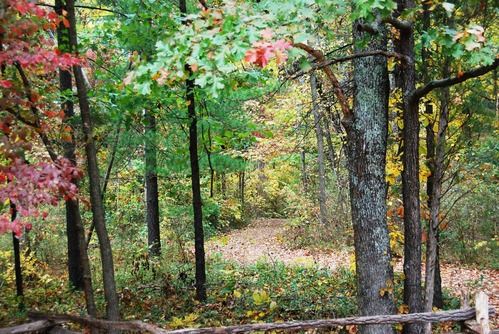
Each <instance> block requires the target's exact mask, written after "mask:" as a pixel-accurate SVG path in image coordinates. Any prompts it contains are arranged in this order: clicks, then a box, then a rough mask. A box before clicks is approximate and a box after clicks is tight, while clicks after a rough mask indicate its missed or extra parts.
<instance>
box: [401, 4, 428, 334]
mask: <svg viewBox="0 0 499 334" xmlns="http://www.w3.org/2000/svg"><path fill="white" fill-rule="evenodd" d="M397 3H398V11H400V12H403V11H404V10H410V9H412V8H414V0H399V1H398V2H397ZM405 23H406V26H405V27H403V28H402V29H400V38H399V39H398V40H397V41H396V42H395V51H397V52H399V53H400V54H402V55H404V56H406V57H407V58H408V59H410V60H411V61H403V62H401V65H400V66H399V67H398V69H397V78H396V84H397V86H398V87H400V89H401V90H402V96H403V115H402V118H403V122H404V128H403V130H402V136H403V140H404V146H403V155H402V164H403V171H402V198H403V202H404V240H405V242H404V275H405V280H404V303H405V304H406V305H407V306H408V308H409V313H417V312H422V310H423V299H422V298H423V291H422V287H421V213H420V199H419V190H420V185H419V106H418V104H419V99H418V98H414V97H413V95H412V94H413V92H414V91H415V89H416V74H415V73H416V69H415V65H414V61H415V53H414V24H413V23H412V22H405ZM422 331H423V324H407V325H405V326H404V333H407V334H409V333H410V334H416V333H422Z"/></svg>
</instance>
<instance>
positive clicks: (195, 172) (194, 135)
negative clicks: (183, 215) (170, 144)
mask: <svg viewBox="0 0 499 334" xmlns="http://www.w3.org/2000/svg"><path fill="white" fill-rule="evenodd" d="M179 9H180V12H181V13H183V14H184V15H187V4H186V0H179ZM185 24H188V23H187V22H185ZM185 67H186V70H187V72H188V73H190V68H189V66H188V65H187V64H186V65H185ZM188 76H190V74H188ZM194 88H195V85H194V80H192V79H187V80H186V88H185V89H186V100H187V102H188V107H187V113H188V115H189V118H190V120H191V124H190V125H189V157H190V163H191V185H192V207H193V210H194V253H195V258H196V298H197V299H198V300H199V301H205V300H206V297H207V296H206V262H205V254H204V230H203V203H202V199H201V183H200V175H199V156H198V122H197V115H196V99H195V96H194Z"/></svg>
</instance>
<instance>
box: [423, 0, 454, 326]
mask: <svg viewBox="0 0 499 334" xmlns="http://www.w3.org/2000/svg"><path fill="white" fill-rule="evenodd" d="M430 5H431V4H430V3H426V2H425V3H423V31H428V30H429V29H430V26H431V17H430V14H431V11H430ZM430 53H431V50H430V49H429V48H427V47H423V49H422V50H421V68H427V67H428V66H429V62H428V60H429V58H430ZM445 75H448V71H445ZM423 79H424V81H425V82H429V81H430V80H431V78H430V76H429V73H428V71H426V72H424V73H423ZM426 114H427V116H428V118H429V122H428V125H427V126H426V152H427V155H426V160H427V166H428V168H429V169H430V171H431V174H430V176H429V177H428V179H427V181H426V185H427V187H426V193H427V195H428V201H427V203H428V207H429V208H430V212H431V211H432V206H433V205H434V204H435V202H434V199H433V198H432V195H433V191H434V186H439V187H442V183H441V182H442V180H441V179H440V181H437V180H436V178H435V177H436V175H435V166H436V164H437V161H436V159H435V145H436V144H437V143H436V142H435V133H434V130H433V129H434V125H435V118H434V117H433V116H432V115H433V105H431V104H429V103H427V104H426ZM440 115H441V114H440ZM445 122H446V123H447V121H445ZM437 145H438V144H437ZM442 163H443V161H442ZM436 181H437V183H438V182H440V185H437V184H436V183H435V182H436ZM438 205H439V208H438V210H437V211H439V210H440V199H439V200H438ZM431 226H432V223H431V220H430V221H429V222H428V229H429V230H430V229H432V227H431ZM438 231H439V229H438V228H437V229H436V230H433V231H432V232H430V231H428V235H429V236H430V237H429V238H427V242H428V244H427V247H426V253H427V255H426V273H425V274H426V276H425V303H426V304H425V306H424V310H425V311H427V310H429V311H431V310H432V307H431V306H429V305H428V302H429V299H430V298H431V300H432V301H431V302H430V304H431V305H433V306H436V307H438V308H442V307H443V300H442V279H441V277H440V257H439V240H438ZM430 234H431V235H430ZM430 243H434V245H433V244H430ZM430 254H432V255H430ZM433 261H434V269H433V268H432V269H431V270H430V268H431V265H432V262H433ZM430 271H434V274H433V275H432V278H431V280H430V279H429V276H428V275H431V272H430ZM431 285H433V289H432V288H431ZM428 289H432V291H433V297H432V296H431V295H430V293H429V292H428ZM425 331H426V332H428V333H429V332H431V323H428V324H426V325H425Z"/></svg>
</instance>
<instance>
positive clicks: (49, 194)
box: [0, 158, 82, 235]
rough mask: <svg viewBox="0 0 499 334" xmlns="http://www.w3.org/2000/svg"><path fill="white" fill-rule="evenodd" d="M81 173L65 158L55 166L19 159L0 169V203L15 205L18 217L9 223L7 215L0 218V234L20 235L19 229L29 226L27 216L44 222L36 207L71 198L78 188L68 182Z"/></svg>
mask: <svg viewBox="0 0 499 334" xmlns="http://www.w3.org/2000/svg"><path fill="white" fill-rule="evenodd" d="M81 177H82V174H81V173H80V171H78V169H77V168H75V167H74V166H73V165H72V164H71V162H69V160H67V159H62V158H61V159H59V160H58V161H56V163H55V164H52V163H46V162H38V163H36V164H33V165H30V164H27V163H25V162H24V161H23V160H22V159H21V158H16V159H14V160H12V163H10V164H9V165H7V166H2V167H1V168H0V202H1V203H5V202H7V201H9V202H10V203H12V204H13V205H15V207H16V210H17V213H18V214H20V216H21V217H20V218H17V219H16V220H14V221H10V212H4V213H3V214H2V215H0V233H6V232H9V231H13V232H14V233H16V234H17V235H20V233H21V227H22V226H23V225H25V226H26V227H27V228H28V229H29V228H30V227H31V225H30V224H29V223H27V222H26V218H28V217H36V218H39V217H41V218H42V219H45V218H46V217H47V216H48V213H47V212H44V211H40V205H42V204H50V205H54V206H55V205H57V204H58V203H59V201H60V200H61V199H65V200H67V199H74V198H75V197H76V196H77V195H78V189H77V188H76V186H75V185H74V184H73V183H72V182H71V180H72V179H77V178H81Z"/></svg>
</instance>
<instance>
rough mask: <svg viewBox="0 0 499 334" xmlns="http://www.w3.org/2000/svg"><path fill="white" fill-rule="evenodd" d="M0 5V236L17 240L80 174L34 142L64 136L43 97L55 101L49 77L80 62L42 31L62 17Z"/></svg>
mask: <svg viewBox="0 0 499 334" xmlns="http://www.w3.org/2000/svg"><path fill="white" fill-rule="evenodd" d="M1 5H2V10H1V11H0V38H1V43H0V64H1V76H0V86H1V87H2V92H1V95H0V162H1V163H0V203H2V205H3V210H2V212H1V214H0V233H6V232H9V231H13V232H14V233H15V234H16V235H20V233H21V230H22V227H23V226H25V227H26V228H28V229H29V228H30V226H31V224H30V223H29V222H28V221H27V218H29V217H41V218H46V217H47V215H48V214H47V212H45V211H41V209H40V205H42V204H50V205H56V204H58V202H59V200H60V199H69V198H74V196H76V194H77V189H76V186H75V185H74V184H73V183H72V182H71V180H73V179H76V178H80V177H81V176H82V175H81V173H80V172H79V171H78V170H77V169H76V168H75V167H74V166H72V164H71V163H70V162H69V161H68V160H66V159H62V158H56V159H54V160H55V161H52V160H51V159H49V158H48V157H46V155H44V154H43V153H42V152H43V151H42V150H41V148H40V147H41V145H40V142H41V141H40V138H42V137H43V138H45V139H47V138H49V137H50V138H54V137H57V136H60V137H61V138H64V137H67V134H66V133H61V131H60V129H63V127H61V119H62V117H63V116H64V113H63V112H62V111H61V110H60V107H58V106H57V105H56V104H55V103H54V101H53V100H50V98H49V97H48V96H47V95H49V96H51V98H52V99H53V97H56V95H55V93H54V91H55V89H54V87H56V84H55V82H54V80H53V78H54V76H53V75H51V74H52V73H55V72H56V71H57V70H59V69H70V68H71V66H73V65H76V64H79V63H80V61H79V60H78V59H77V58H76V57H74V56H72V55H70V54H67V53H62V52H61V51H60V50H59V49H58V48H57V47H56V46H55V42H54V40H53V39H52V38H51V36H50V34H49V33H48V32H47V31H48V30H52V31H53V30H55V29H56V27H57V25H58V24H60V23H62V24H64V25H65V26H68V24H69V23H68V21H67V20H66V18H64V17H63V16H59V15H57V14H56V13H55V12H53V11H47V10H45V9H43V8H42V7H40V6H37V5H36V4H35V3H33V2H28V1H24V0H23V1H12V0H11V1H2V2H1ZM51 94H52V95H51ZM62 132H64V131H62ZM44 144H45V145H47V144H49V143H48V142H47V140H45V141H44ZM14 213H15V215H14ZM14 216H15V219H14V220H12V218H13V217H14Z"/></svg>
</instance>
